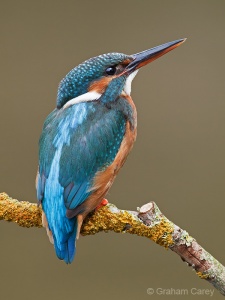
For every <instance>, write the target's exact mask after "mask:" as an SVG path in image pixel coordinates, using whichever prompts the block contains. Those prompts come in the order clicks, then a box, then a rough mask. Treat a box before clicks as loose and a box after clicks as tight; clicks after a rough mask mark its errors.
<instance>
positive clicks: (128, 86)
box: [123, 70, 139, 96]
mask: <svg viewBox="0 0 225 300" xmlns="http://www.w3.org/2000/svg"><path fill="white" fill-rule="evenodd" d="M138 71H139V70H136V71H134V72H133V73H131V74H130V75H129V76H128V77H127V79H126V82H125V85H124V88H123V90H124V92H125V93H126V94H127V95H129V96H130V93H131V83H132V81H133V79H134V77H135V76H136V75H137V72H138Z"/></svg>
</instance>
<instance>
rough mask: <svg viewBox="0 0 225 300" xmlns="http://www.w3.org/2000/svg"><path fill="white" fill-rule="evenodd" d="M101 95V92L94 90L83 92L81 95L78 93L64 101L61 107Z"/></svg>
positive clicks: (96, 98) (95, 98) (94, 98)
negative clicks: (76, 95)
mask: <svg viewBox="0 0 225 300" xmlns="http://www.w3.org/2000/svg"><path fill="white" fill-rule="evenodd" d="M101 95H102V94H100V93H98V92H95V91H92V92H88V93H85V94H83V95H80V96H78V97H76V98H73V99H71V100H70V101H68V102H66V103H65V104H64V106H63V109H65V108H67V107H70V106H71V105H74V104H77V103H81V102H88V101H94V100H98V99H99V98H100V97H101Z"/></svg>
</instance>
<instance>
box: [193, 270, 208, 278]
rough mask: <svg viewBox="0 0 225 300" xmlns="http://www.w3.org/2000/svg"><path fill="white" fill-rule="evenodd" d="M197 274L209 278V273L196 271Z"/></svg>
mask: <svg viewBox="0 0 225 300" xmlns="http://www.w3.org/2000/svg"><path fill="white" fill-rule="evenodd" d="M196 274H197V275H198V277H199V278H201V279H207V278H209V274H203V273H202V272H196Z"/></svg>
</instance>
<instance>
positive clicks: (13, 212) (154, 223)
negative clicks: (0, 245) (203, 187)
mask: <svg viewBox="0 0 225 300" xmlns="http://www.w3.org/2000/svg"><path fill="white" fill-rule="evenodd" d="M41 214H42V211H41V207H38V206H37V204H34V203H29V202H26V201H18V200H15V199H12V198H11V197H9V196H8V195H7V194H6V193H0V220H5V221H12V222H15V223H17V224H18V225H20V226H23V227H42V223H41ZM101 231H105V232H107V231H114V232H118V233H123V232H126V233H130V234H136V235H138V236H143V237H147V238H149V239H151V240H153V241H154V242H155V243H157V244H159V245H160V246H163V247H165V248H166V249H170V250H172V251H173V252H175V253H177V254H178V255H179V256H180V257H181V258H182V260H183V261H185V262H187V263H188V265H189V266H191V267H192V268H193V269H194V270H195V271H196V274H197V275H198V277H200V278H201V279H205V280H207V281H208V282H209V283H211V284H212V285H213V286H214V287H215V288H216V289H218V290H219V291H220V293H221V294H223V295H225V267H224V266H223V265H222V264H221V263H220V262H219V261H217V260H216V259H215V258H214V257H213V256H212V255H211V254H210V253H208V252H207V251H206V250H205V249H204V248H202V247H201V246H200V245H199V244H198V243H197V241H196V240H195V239H194V238H193V237H191V236H190V235H189V234H188V232H187V231H185V230H183V229H181V228H180V227H179V226H177V225H175V224H174V223H173V222H171V221H170V220H168V219H167V218H166V217H165V216H164V215H163V214H162V212H161V211H160V210H159V208H158V206H157V205H156V204H155V203H154V202H150V203H147V204H145V205H143V206H142V207H141V208H140V209H138V211H136V212H135V211H128V210H120V209H118V208H117V207H116V206H115V205H113V204H110V203H109V204H108V205H106V206H104V207H102V208H100V209H99V210H97V211H95V212H92V213H91V214H89V215H88V216H87V218H86V219H85V220H84V222H83V225H82V228H81V234H82V235H84V236H85V235H91V234H96V233H98V232H101Z"/></svg>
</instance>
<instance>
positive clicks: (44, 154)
mask: <svg viewBox="0 0 225 300" xmlns="http://www.w3.org/2000/svg"><path fill="white" fill-rule="evenodd" d="M184 41H185V39H179V40H176V41H173V42H169V43H166V44H163V45H160V46H157V47H154V48H151V49H148V50H146V51H142V52H139V53H137V54H133V55H126V54H123V53H115V52H113V53H107V54H103V55H100V56H96V57H93V58H90V59H88V60H86V61H85V62H83V63H81V64H79V65H78V66H77V67H75V68H74V69H72V70H71V71H70V72H69V73H68V74H67V75H66V76H65V77H64V78H63V79H62V81H61V82H60V84H59V87H58V94H57V101H56V103H57V106H56V108H55V109H54V110H53V111H52V112H51V113H50V114H49V116H48V117H47V118H46V120H45V122H44V126H43V130H42V134H41V137H40V141H39V167H38V172H37V178H36V187H37V198H38V203H39V204H40V205H41V207H42V211H43V213H42V223H43V226H44V227H45V228H46V231H47V234H48V237H49V240H50V242H51V243H52V244H54V248H55V252H56V255H57V257H58V258H59V259H61V260H64V261H65V262H66V263H67V264H69V263H71V262H72V261H73V259H74V256H75V252H76V240H77V239H78V237H79V233H80V229H81V225H82V222H83V220H84V219H85V217H86V216H87V215H88V214H89V213H90V212H91V211H93V210H95V209H97V208H99V207H101V205H106V204H107V200H106V199H105V196H106V194H107V192H108V191H109V189H110V187H111V186H112V184H113V181H114V179H115V177H116V175H117V174H118V172H119V170H120V168H121V167H122V166H123V164H124V162H125V160H126V158H127V156H128V154H129V152H130V151H131V149H132V147H133V144H134V142H135V140H136V135H137V112H136V108H135V105H134V102H133V100H132V98H131V96H130V94H131V83H132V80H133V79H134V77H135V75H136V74H137V72H138V71H139V69H140V68H141V67H143V66H145V65H147V64H148V63H150V62H152V61H154V60H155V59H157V58H159V57H160V56H162V55H164V54H166V53H167V52H169V51H171V50H173V49H174V48H176V47H178V46H179V45H181V44H182V43H183V42H184Z"/></svg>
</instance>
